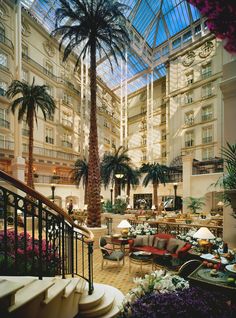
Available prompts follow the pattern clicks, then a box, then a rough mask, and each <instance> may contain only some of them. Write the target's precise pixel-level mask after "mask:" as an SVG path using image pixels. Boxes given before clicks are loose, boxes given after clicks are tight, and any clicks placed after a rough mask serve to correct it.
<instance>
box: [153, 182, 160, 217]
mask: <svg viewBox="0 0 236 318" xmlns="http://www.w3.org/2000/svg"><path fill="white" fill-rule="evenodd" d="M157 190H158V183H157V182H154V183H153V204H155V207H156V209H157V211H158V210H159V206H158V195H157Z"/></svg>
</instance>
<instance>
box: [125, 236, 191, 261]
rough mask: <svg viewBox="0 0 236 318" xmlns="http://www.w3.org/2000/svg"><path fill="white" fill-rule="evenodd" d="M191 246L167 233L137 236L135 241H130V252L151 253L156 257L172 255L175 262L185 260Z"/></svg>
mask: <svg viewBox="0 0 236 318" xmlns="http://www.w3.org/2000/svg"><path fill="white" fill-rule="evenodd" d="M190 248H191V244H189V243H186V242H184V241H182V240H179V239H177V238H175V237H174V236H173V235H170V234H166V233H157V234H154V235H137V237H136V238H135V239H131V240H129V251H130V253H132V252H137V251H145V252H150V253H152V254H153V255H154V256H160V257H161V256H162V255H163V256H164V255H170V256H171V258H172V259H173V260H180V263H181V260H184V259H185V257H186V255H187V252H188V250H189V249H190Z"/></svg>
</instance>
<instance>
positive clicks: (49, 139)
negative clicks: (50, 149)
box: [45, 136, 54, 145]
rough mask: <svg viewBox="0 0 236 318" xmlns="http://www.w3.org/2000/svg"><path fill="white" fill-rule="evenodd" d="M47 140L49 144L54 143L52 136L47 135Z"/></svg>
mask: <svg viewBox="0 0 236 318" xmlns="http://www.w3.org/2000/svg"><path fill="white" fill-rule="evenodd" d="M45 141H46V143H48V144H51V145H53V144H54V138H51V137H48V136H46V137H45Z"/></svg>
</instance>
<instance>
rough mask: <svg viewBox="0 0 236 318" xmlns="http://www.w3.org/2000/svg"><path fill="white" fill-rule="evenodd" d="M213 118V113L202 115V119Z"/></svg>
mask: <svg viewBox="0 0 236 318" xmlns="http://www.w3.org/2000/svg"><path fill="white" fill-rule="evenodd" d="M212 118H213V114H204V115H202V121H207V120H211V119H212Z"/></svg>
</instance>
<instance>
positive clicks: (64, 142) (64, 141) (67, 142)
mask: <svg viewBox="0 0 236 318" xmlns="http://www.w3.org/2000/svg"><path fill="white" fill-rule="evenodd" d="M61 145H62V147H66V148H72V147H73V145H72V142H70V141H68V140H62V142H61Z"/></svg>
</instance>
